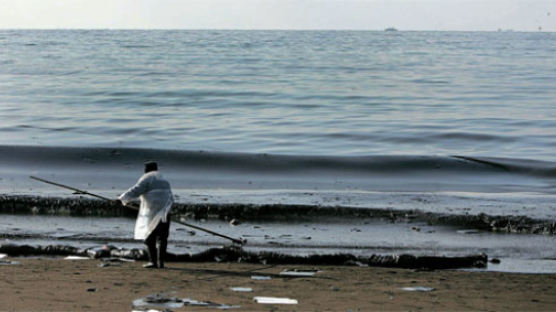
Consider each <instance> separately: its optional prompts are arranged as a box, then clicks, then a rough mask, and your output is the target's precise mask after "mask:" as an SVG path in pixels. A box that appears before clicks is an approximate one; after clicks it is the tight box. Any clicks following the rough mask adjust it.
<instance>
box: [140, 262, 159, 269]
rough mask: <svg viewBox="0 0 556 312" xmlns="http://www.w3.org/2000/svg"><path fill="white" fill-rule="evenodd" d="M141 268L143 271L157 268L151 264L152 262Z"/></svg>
mask: <svg viewBox="0 0 556 312" xmlns="http://www.w3.org/2000/svg"><path fill="white" fill-rule="evenodd" d="M143 267H144V268H145V269H156V268H157V267H156V264H154V263H152V262H149V263H147V264H143Z"/></svg>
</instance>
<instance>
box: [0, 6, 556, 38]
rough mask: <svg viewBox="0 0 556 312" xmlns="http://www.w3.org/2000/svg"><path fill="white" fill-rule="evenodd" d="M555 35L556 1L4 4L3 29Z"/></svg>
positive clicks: (0, 11) (0, 13) (0, 8)
mask: <svg viewBox="0 0 556 312" xmlns="http://www.w3.org/2000/svg"><path fill="white" fill-rule="evenodd" d="M387 27H396V28H397V29H399V30H463V31H496V30H498V29H503V30H507V29H512V30H516V31H538V30H539V27H540V29H542V30H543V31H556V0H480V1H477V0H0V28H1V29H20V28H32V29H42V28H48V29H51V28H79V29H99V28H100V29H106V28H109V29H130V28H131V29H338V30H344V29H350V30H382V29H385V28H387Z"/></svg>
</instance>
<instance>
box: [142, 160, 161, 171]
mask: <svg viewBox="0 0 556 312" xmlns="http://www.w3.org/2000/svg"><path fill="white" fill-rule="evenodd" d="M157 170H158V164H157V163H156V161H147V162H145V173H147V172H151V171H157Z"/></svg>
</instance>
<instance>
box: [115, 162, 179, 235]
mask: <svg viewBox="0 0 556 312" xmlns="http://www.w3.org/2000/svg"><path fill="white" fill-rule="evenodd" d="M118 198H119V199H120V200H121V201H122V203H124V205H125V204H127V203H129V202H131V201H133V200H135V199H137V198H140V199H141V206H140V207H139V213H138V214H137V222H135V235H134V238H135V239H141V240H145V239H146V238H147V237H148V236H149V234H151V232H152V231H153V230H154V229H155V228H156V226H157V225H158V223H159V222H160V221H162V222H167V219H168V218H169V213H170V209H172V204H173V202H174V199H173V196H172V190H171V189H170V183H168V181H166V180H165V179H164V178H163V177H162V175H161V174H160V173H158V171H151V172H148V173H145V174H144V175H143V176H142V177H141V178H139V181H137V184H135V185H134V186H132V187H131V188H130V189H129V190H127V191H126V192H125V193H123V194H122V195H120V197H118Z"/></svg>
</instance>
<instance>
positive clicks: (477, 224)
mask: <svg viewBox="0 0 556 312" xmlns="http://www.w3.org/2000/svg"><path fill="white" fill-rule="evenodd" d="M0 213H10V214H38V215H68V216H101V217H102V216H106V217H114V216H134V215H135V212H134V211H131V210H129V209H126V208H123V207H121V206H118V205H116V204H114V203H108V202H106V201H101V200H96V199H90V198H85V197H81V196H80V197H76V198H61V197H40V196H26V195H0ZM173 214H174V215H175V216H178V217H180V218H181V217H187V218H191V219H195V220H200V219H219V220H232V219H236V220H258V221H276V222H279V221H284V220H288V219H291V218H296V219H298V220H319V219H331V218H332V219H333V218H342V219H357V218H369V219H378V220H382V221H384V222H415V221H421V222H427V223H428V224H430V225H452V226H463V227H467V228H474V229H480V230H483V231H491V232H501V233H515V234H519V233H521V234H544V235H554V234H555V233H556V221H553V220H539V219H534V218H530V217H526V216H496V215H487V214H478V215H459V214H445V213H431V212H423V211H420V210H394V209H363V208H356V207H347V206H321V205H284V204H267V205H264V204H263V205H257V204H213V203H202V204H199V203H175V204H174V207H173Z"/></svg>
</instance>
